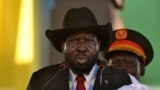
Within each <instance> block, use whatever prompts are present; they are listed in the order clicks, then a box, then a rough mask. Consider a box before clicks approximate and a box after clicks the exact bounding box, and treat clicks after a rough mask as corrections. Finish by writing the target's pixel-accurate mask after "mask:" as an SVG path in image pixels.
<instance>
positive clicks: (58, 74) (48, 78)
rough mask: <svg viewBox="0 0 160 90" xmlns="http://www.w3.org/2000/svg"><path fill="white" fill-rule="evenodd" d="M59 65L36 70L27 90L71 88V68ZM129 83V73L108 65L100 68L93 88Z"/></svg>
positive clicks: (108, 88)
mask: <svg viewBox="0 0 160 90" xmlns="http://www.w3.org/2000/svg"><path fill="white" fill-rule="evenodd" d="M59 66H60V65H52V66H48V67H45V68H43V69H41V70H39V71H37V72H34V73H33V75H32V77H31V80H30V82H29V85H28V87H27V90H69V69H68V68H65V69H60V68H59ZM100 78H102V79H101V80H100ZM128 84H131V80H130V78H129V76H128V74H127V73H125V72H122V71H118V70H115V69H113V68H111V67H108V66H106V67H105V68H103V69H99V70H98V73H97V76H96V80H95V84H94V87H93V90H116V89H117V88H119V87H121V86H123V85H128Z"/></svg>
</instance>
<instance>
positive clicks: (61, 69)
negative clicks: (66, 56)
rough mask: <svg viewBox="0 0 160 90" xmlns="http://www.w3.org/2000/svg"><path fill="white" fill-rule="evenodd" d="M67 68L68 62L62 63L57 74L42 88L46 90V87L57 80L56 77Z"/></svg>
mask: <svg viewBox="0 0 160 90" xmlns="http://www.w3.org/2000/svg"><path fill="white" fill-rule="evenodd" d="M66 68H67V64H66V62H62V63H61V64H60V65H59V68H58V69H59V71H58V72H57V73H55V74H54V75H53V76H52V77H51V78H50V79H48V81H47V82H46V83H45V84H44V85H43V87H42V90H44V89H45V87H46V86H47V85H48V84H49V83H50V82H51V81H52V80H53V79H55V78H56V76H57V75H58V74H59V73H60V72H61V71H63V70H65V69H66Z"/></svg>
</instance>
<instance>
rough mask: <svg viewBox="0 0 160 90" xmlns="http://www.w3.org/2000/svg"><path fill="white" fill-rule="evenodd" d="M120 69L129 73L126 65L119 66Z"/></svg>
mask: <svg viewBox="0 0 160 90" xmlns="http://www.w3.org/2000/svg"><path fill="white" fill-rule="evenodd" d="M119 69H121V70H125V71H127V67H126V65H120V66H119Z"/></svg>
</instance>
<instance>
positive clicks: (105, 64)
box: [99, 60, 107, 69]
mask: <svg viewBox="0 0 160 90" xmlns="http://www.w3.org/2000/svg"><path fill="white" fill-rule="evenodd" d="M106 66H107V62H106V61H104V60H101V61H100V63H99V68H100V69H103V68H105V67H106Z"/></svg>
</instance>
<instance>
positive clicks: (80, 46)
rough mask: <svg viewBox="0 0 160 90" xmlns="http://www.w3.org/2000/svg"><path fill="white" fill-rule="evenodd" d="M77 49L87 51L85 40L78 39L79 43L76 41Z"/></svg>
mask: <svg viewBox="0 0 160 90" xmlns="http://www.w3.org/2000/svg"><path fill="white" fill-rule="evenodd" d="M77 50H78V51H81V52H82V51H83V52H84V51H87V45H86V43H85V41H84V40H80V41H79V43H78V47H77Z"/></svg>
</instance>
